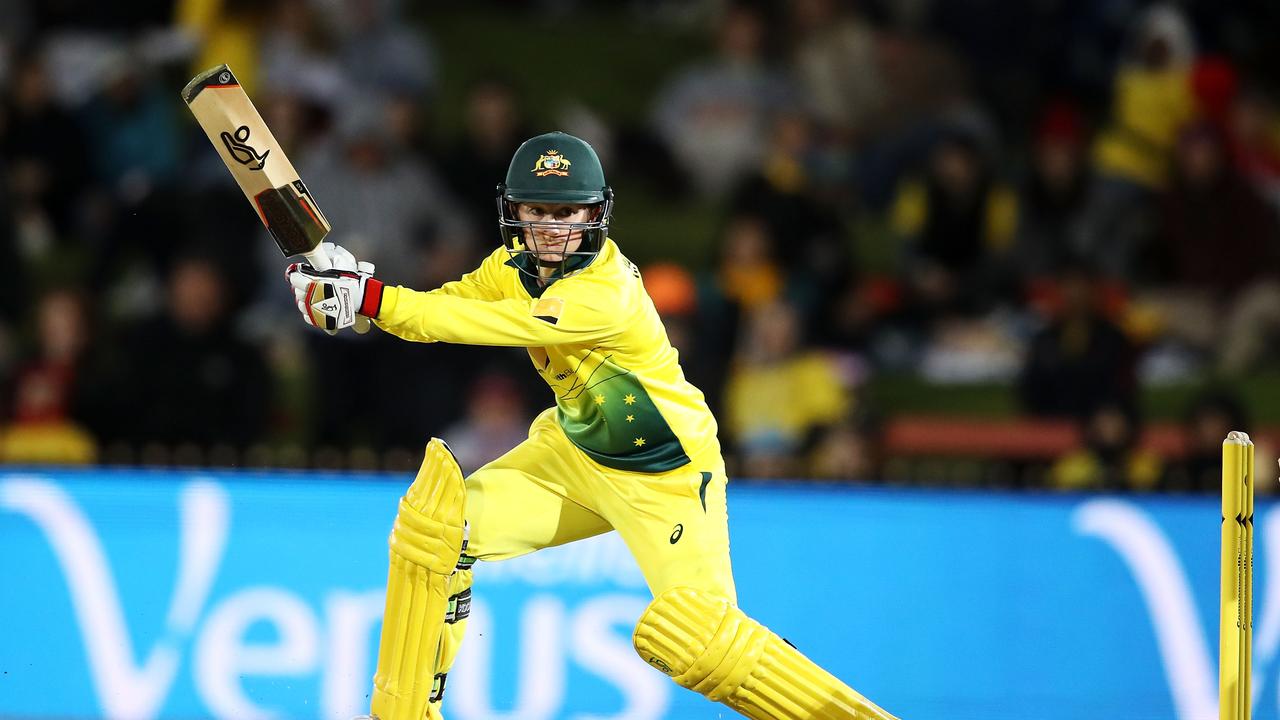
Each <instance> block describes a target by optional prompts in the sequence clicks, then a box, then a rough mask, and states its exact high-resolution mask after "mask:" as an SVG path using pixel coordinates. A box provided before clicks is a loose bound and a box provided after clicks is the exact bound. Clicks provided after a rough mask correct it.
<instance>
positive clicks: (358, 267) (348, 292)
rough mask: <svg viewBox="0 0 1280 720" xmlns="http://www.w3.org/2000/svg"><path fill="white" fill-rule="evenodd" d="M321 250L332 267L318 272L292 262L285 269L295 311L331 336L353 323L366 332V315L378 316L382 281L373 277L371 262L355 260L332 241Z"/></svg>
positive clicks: (367, 322) (358, 329)
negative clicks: (295, 307)
mask: <svg viewBox="0 0 1280 720" xmlns="http://www.w3.org/2000/svg"><path fill="white" fill-rule="evenodd" d="M321 249H322V250H323V251H324V252H325V254H326V255H328V256H329V261H330V263H331V264H332V266H333V267H332V269H330V270H324V271H320V270H316V269H315V268H314V267H312V266H311V265H310V264H308V263H293V264H291V265H289V267H288V268H287V269H286V270H285V277H286V278H287V279H288V280H289V284H290V285H291V286H292V287H293V297H294V300H295V302H296V303H297V306H298V312H300V313H301V314H302V319H303V320H305V321H306V322H307V324H308V325H314V326H315V327H318V328H320V329H322V330H324V331H325V332H327V333H329V334H330V335H333V334H335V333H337V331H339V330H341V329H343V328H347V327H352V326H355V327H356V330H357V331H359V332H364V331H367V330H368V329H369V320H368V318H369V317H373V316H376V315H377V313H378V307H379V306H380V305H381V303H382V283H381V282H379V281H378V280H376V279H374V277H373V270H374V267H373V263H368V262H357V261H356V259H355V256H353V255H352V254H351V253H350V252H347V250H345V249H344V248H342V247H339V246H337V245H334V244H333V243H323V244H322V246H321ZM361 326H363V327H361Z"/></svg>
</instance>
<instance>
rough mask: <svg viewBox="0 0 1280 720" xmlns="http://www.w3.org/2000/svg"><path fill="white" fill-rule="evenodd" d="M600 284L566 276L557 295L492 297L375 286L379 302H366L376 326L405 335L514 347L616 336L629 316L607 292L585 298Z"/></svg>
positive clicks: (601, 340) (594, 341) (429, 339)
mask: <svg viewBox="0 0 1280 720" xmlns="http://www.w3.org/2000/svg"><path fill="white" fill-rule="evenodd" d="M596 285H597V284H596V283H582V284H578V285H575V286H566V284H565V283H564V282H563V281H562V282H561V283H560V284H559V286H557V287H556V294H555V295H554V296H553V295H544V296H543V297H541V298H534V299H532V300H523V299H518V298H507V299H502V300H492V301H486V300H477V299H473V298H466V297H457V296H453V295H445V294H440V293H424V292H419V291H416V290H410V289H409V288H404V287H385V286H383V287H381V288H376V290H378V291H380V292H381V298H380V300H379V302H378V303H377V307H376V308H375V307H373V303H369V302H366V303H365V304H366V306H367V307H368V309H369V310H370V311H371V312H374V313H375V314H374V315H372V317H373V320H374V322H375V323H377V325H378V327H380V328H382V329H383V330H386V331H387V332H389V333H391V334H393V335H396V336H398V337H402V338H404V339H406V340H415V341H418V342H433V341H440V342H448V343H458V344H462V345H497V346H510V347H531V346H541V347H546V346H550V345H562V344H566V343H587V344H590V343H596V342H603V341H606V340H608V339H609V338H611V337H613V336H615V335H616V334H617V333H618V332H619V331H620V330H621V329H622V327H624V325H623V324H624V323H625V322H626V317H625V315H624V314H623V313H620V312H618V311H617V307H616V305H615V306H613V307H611V303H610V301H609V298H608V297H598V298H592V300H591V301H587V296H589V295H590V292H589V289H591V288H593V287H594V286H596ZM604 289H605V290H607V288H604Z"/></svg>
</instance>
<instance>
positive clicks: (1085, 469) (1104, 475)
mask: <svg viewBox="0 0 1280 720" xmlns="http://www.w3.org/2000/svg"><path fill="white" fill-rule="evenodd" d="M1081 428H1082V436H1083V438H1084V447H1082V448H1080V449H1079V450H1075V451H1073V452H1070V453H1068V454H1066V455H1064V456H1063V457H1061V458H1059V459H1058V461H1057V462H1056V463H1054V465H1053V468H1052V470H1051V472H1050V480H1051V482H1052V485H1053V487H1054V488H1056V489H1058V490H1108V491H1116V490H1133V491H1150V490H1156V489H1159V487H1160V484H1161V479H1162V475H1163V472H1164V469H1163V466H1162V464H1161V460H1160V458H1159V456H1157V455H1155V454H1154V453H1152V452H1151V451H1149V450H1145V449H1143V448H1141V447H1139V445H1138V440H1139V438H1140V437H1141V435H1142V432H1141V424H1140V422H1139V419H1138V414H1137V412H1136V411H1135V410H1134V409H1133V408H1132V406H1126V405H1124V404H1122V403H1118V402H1106V403H1103V404H1102V405H1099V406H1098V407H1097V408H1095V409H1094V410H1093V412H1091V413H1090V414H1089V415H1088V416H1087V417H1086V418H1084V421H1083V422H1082V423H1081Z"/></svg>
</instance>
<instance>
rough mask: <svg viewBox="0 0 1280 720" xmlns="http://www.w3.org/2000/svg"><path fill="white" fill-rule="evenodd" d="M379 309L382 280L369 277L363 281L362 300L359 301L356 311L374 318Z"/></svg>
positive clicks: (380, 305) (380, 307)
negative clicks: (358, 307)
mask: <svg viewBox="0 0 1280 720" xmlns="http://www.w3.org/2000/svg"><path fill="white" fill-rule="evenodd" d="M381 309H382V282H381V281H380V280H378V279H376V278H369V279H368V280H365V282H364V301H363V302H361V303H360V309H359V310H357V311H356V312H358V313H360V314H361V315H364V316H365V317H371V318H376V317H378V311H379V310H381Z"/></svg>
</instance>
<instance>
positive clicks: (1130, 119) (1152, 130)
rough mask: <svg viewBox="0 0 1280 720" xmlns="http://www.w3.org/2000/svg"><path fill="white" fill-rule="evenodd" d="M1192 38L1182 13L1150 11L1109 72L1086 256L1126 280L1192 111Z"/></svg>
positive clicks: (1140, 19) (1155, 8) (1097, 141)
mask: <svg viewBox="0 0 1280 720" xmlns="http://www.w3.org/2000/svg"><path fill="white" fill-rule="evenodd" d="M1194 59H1195V47H1194V45H1193V43H1192V38H1191V31H1190V28H1189V27H1188V25H1187V21H1186V19H1185V18H1184V17H1183V16H1182V14H1181V12H1180V11H1179V10H1177V9H1175V8H1174V7H1172V6H1171V5H1167V4H1157V5H1153V6H1151V7H1150V8H1148V9H1146V10H1145V11H1143V12H1142V14H1141V15H1139V16H1138V19H1137V21H1136V22H1135V27H1134V36H1133V38H1132V40H1131V42H1130V47H1129V49H1128V50H1127V53H1126V57H1125V58H1124V59H1123V60H1122V61H1121V65H1120V67H1119V68H1118V70H1117V71H1116V75H1115V81H1114V88H1113V92H1112V101H1111V121H1110V123H1109V124H1108V125H1107V126H1106V127H1105V128H1104V129H1103V130H1102V131H1101V132H1100V133H1099V134H1098V136H1097V138H1096V139H1095V141H1094V145H1093V164H1094V170H1095V171H1096V173H1097V175H1098V180H1099V182H1098V184H1097V185H1096V186H1095V188H1094V192H1093V193H1092V197H1091V198H1090V211H1089V217H1090V225H1091V227H1090V231H1089V234H1088V239H1089V240H1090V242H1091V243H1092V247H1091V248H1090V251H1089V257H1090V258H1091V259H1092V260H1093V261H1094V262H1096V263H1097V264H1098V266H1099V268H1100V269H1101V270H1102V271H1103V272H1104V273H1106V274H1107V275H1109V276H1111V277H1114V278H1118V279H1131V278H1133V277H1134V275H1135V273H1137V272H1138V271H1139V270H1140V269H1141V268H1140V267H1139V257H1138V252H1139V247H1140V246H1141V244H1142V242H1143V241H1144V240H1145V239H1146V237H1147V236H1148V234H1149V225H1150V219H1149V218H1150V215H1151V213H1152V208H1151V205H1152V202H1153V200H1154V193H1156V192H1158V191H1160V190H1162V189H1163V188H1164V187H1166V186H1167V184H1168V181H1169V177H1170V169H1171V161H1172V159H1173V152H1174V148H1175V145H1176V144H1177V138H1178V132H1179V130H1180V129H1181V128H1182V126H1183V125H1184V124H1185V123H1187V122H1188V121H1190V120H1191V118H1192V113H1193V111H1194V108H1195V100H1194V96H1193V94H1192V86H1191V82H1190V71H1191V66H1192V62H1193V61H1194Z"/></svg>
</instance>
